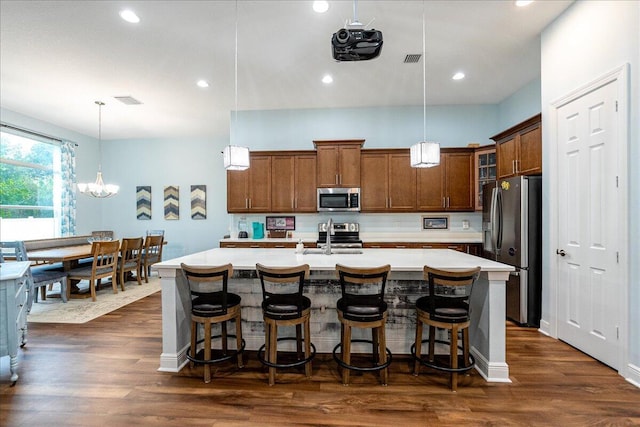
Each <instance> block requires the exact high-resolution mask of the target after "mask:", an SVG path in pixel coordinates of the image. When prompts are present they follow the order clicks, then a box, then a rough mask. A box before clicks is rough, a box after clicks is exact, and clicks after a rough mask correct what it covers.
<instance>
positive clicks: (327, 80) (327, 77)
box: [322, 74, 333, 85]
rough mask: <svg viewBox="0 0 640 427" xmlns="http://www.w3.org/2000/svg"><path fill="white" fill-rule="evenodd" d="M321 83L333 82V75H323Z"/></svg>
mask: <svg viewBox="0 0 640 427" xmlns="http://www.w3.org/2000/svg"><path fill="white" fill-rule="evenodd" d="M322 83H324V84H326V85H328V84H331V83H333V77H331V76H330V75H329V74H327V75H325V76H324V77H323V78H322Z"/></svg>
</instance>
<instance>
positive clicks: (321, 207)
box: [318, 187, 360, 212]
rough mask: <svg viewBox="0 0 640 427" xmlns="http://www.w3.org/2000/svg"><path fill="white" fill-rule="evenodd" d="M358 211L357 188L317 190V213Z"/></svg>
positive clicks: (358, 196)
mask: <svg viewBox="0 0 640 427" xmlns="http://www.w3.org/2000/svg"><path fill="white" fill-rule="evenodd" d="M358 211H360V189H359V188H355V187H353V188H318V212H358Z"/></svg>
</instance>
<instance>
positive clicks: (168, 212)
mask: <svg viewBox="0 0 640 427" xmlns="http://www.w3.org/2000/svg"><path fill="white" fill-rule="evenodd" d="M164 219H180V187H179V186H177V185H169V186H166V187H164Z"/></svg>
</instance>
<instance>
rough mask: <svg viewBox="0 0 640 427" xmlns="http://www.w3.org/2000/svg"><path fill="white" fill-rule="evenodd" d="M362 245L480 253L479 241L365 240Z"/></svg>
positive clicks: (372, 247)
mask: <svg viewBox="0 0 640 427" xmlns="http://www.w3.org/2000/svg"><path fill="white" fill-rule="evenodd" d="M363 247H365V248H371V249H375V248H378V249H453V250H454V251H458V252H464V253H467V254H471V255H478V256H479V255H480V249H481V248H482V245H481V244H480V243H446V242H437V243H431V242H365V243H363Z"/></svg>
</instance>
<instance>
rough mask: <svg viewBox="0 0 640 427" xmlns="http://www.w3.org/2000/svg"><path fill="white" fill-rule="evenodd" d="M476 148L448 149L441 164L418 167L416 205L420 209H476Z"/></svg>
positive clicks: (444, 151) (443, 151) (441, 152)
mask: <svg viewBox="0 0 640 427" xmlns="http://www.w3.org/2000/svg"><path fill="white" fill-rule="evenodd" d="M473 168H474V150H473V149H469V148H445V149H442V150H441V151H440V165H439V166H434V167H432V168H418V171H417V191H416V193H417V206H418V210H419V211H438V212H441V211H473V210H474V203H473V197H474V178H475V176H474V173H473Z"/></svg>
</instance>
